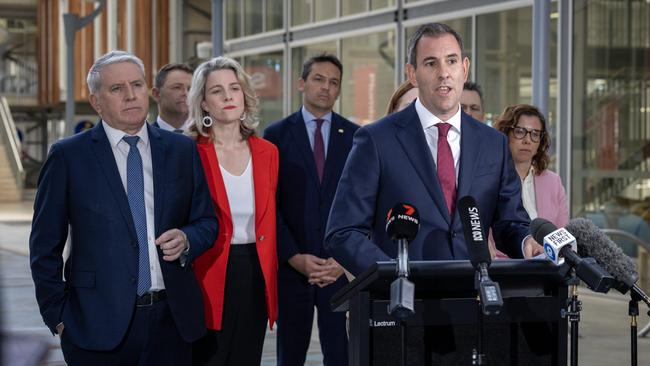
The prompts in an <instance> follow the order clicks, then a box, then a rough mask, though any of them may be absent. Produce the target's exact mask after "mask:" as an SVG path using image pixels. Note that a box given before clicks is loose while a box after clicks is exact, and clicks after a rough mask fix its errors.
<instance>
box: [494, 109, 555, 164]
mask: <svg viewBox="0 0 650 366" xmlns="http://www.w3.org/2000/svg"><path fill="white" fill-rule="evenodd" d="M521 116H532V117H537V118H539V122H540V123H541V124H542V138H541V139H540V140H539V146H538V147H537V152H536V153H535V155H533V166H534V167H535V175H540V174H541V173H542V172H543V171H544V170H545V169H546V168H547V167H548V163H549V160H550V158H549V156H548V148H549V147H550V146H551V138H550V137H549V136H548V130H547V129H546V118H544V114H542V112H541V111H540V110H539V109H538V108H537V107H535V106H532V105H529V104H515V105H511V106H508V107H506V109H504V110H503V112H502V113H501V115H500V116H499V117H497V120H496V122H495V123H494V126H493V127H494V128H496V129H497V130H499V131H501V132H502V133H504V134H505V135H506V136H508V138H510V136H509V133H510V131H511V130H512V129H513V128H514V127H516V126H517V123H518V122H519V118H521Z"/></svg>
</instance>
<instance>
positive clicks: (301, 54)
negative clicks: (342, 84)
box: [289, 41, 345, 111]
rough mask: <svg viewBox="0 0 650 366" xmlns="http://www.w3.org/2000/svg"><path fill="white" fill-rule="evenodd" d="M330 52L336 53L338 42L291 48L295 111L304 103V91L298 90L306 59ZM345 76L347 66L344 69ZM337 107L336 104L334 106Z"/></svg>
mask: <svg viewBox="0 0 650 366" xmlns="http://www.w3.org/2000/svg"><path fill="white" fill-rule="evenodd" d="M324 52H326V53H330V54H332V55H336V53H337V52H336V42H334V41H333V42H323V43H315V44H311V45H307V46H303V47H296V48H292V49H291V70H293V71H292V75H291V87H290V88H289V90H291V111H295V110H297V109H298V107H300V106H301V105H302V93H301V92H300V91H299V90H298V80H299V79H300V73H301V72H302V64H303V62H305V60H306V59H308V58H309V57H312V56H316V55H319V54H321V53H324ZM343 73H344V75H343V77H344V78H345V68H344V69H343ZM334 108H336V106H335V107H334Z"/></svg>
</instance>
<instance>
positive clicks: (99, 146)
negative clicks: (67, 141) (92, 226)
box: [90, 121, 138, 240]
mask: <svg viewBox="0 0 650 366" xmlns="http://www.w3.org/2000/svg"><path fill="white" fill-rule="evenodd" d="M90 136H91V139H92V143H91V145H90V146H91V147H90V148H91V150H92V151H93V153H94V154H95V157H96V161H97V163H98V164H99V166H100V167H101V169H102V172H103V173H104V177H105V178H106V182H107V183H108V187H109V188H110V191H111V194H112V195H113V198H115V202H117V206H118V207H119V209H120V213H121V214H122V218H124V221H125V222H126V224H127V225H128V227H129V231H130V232H131V236H132V238H133V239H134V240H137V238H138V236H137V235H136V232H135V226H134V225H133V217H132V216H131V208H130V207H129V200H128V198H127V197H126V191H125V190H124V185H122V179H121V178H120V172H119V171H118V170H117V164H116V163H115V156H114V155H113V149H112V148H111V145H110V142H109V141H108V137H106V131H104V126H103V125H102V123H101V121H100V123H98V124H97V126H95V127H93V129H92V130H91V132H90ZM100 194H101V193H100Z"/></svg>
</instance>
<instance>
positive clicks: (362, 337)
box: [331, 259, 570, 366]
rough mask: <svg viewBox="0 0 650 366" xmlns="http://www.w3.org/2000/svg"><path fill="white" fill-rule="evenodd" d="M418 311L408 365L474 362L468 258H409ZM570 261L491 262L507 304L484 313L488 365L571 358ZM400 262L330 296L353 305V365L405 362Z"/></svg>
mask: <svg viewBox="0 0 650 366" xmlns="http://www.w3.org/2000/svg"><path fill="white" fill-rule="evenodd" d="M410 269H411V274H410V276H409V279H410V280H411V281H412V282H414V283H415V315H414V316H413V317H412V318H410V319H409V320H408V321H407V322H406V324H405V325H406V326H405V328H404V329H405V334H406V337H405V342H404V343H406V347H407V364H408V365H471V359H472V349H473V348H474V347H475V343H476V339H477V329H476V328H477V321H478V318H479V317H478V315H477V306H478V303H477V297H476V290H475V289H474V273H475V271H474V268H473V267H472V265H471V264H470V262H469V261H422V262H416V261H414V262H411V263H410ZM569 275H570V271H569V268H568V266H566V265H565V266H556V265H554V264H553V263H551V262H549V261H547V260H516V259H512V260H499V261H495V262H492V265H491V267H490V277H491V278H492V280H494V281H497V282H499V284H500V286H501V292H502V296H503V302H504V304H503V308H502V310H501V312H500V314H499V315H495V316H489V317H487V316H485V317H483V319H484V323H483V324H484V327H483V333H484V336H483V350H484V353H485V355H486V358H487V364H488V365H559V366H565V365H566V363H567V357H566V355H567V319H566V317H565V311H566V306H567V296H568V290H567V289H568V287H567V280H568V278H569ZM395 277H396V275H395V262H378V263H376V264H375V265H373V266H372V267H371V268H370V269H368V270H367V271H366V272H365V273H363V274H362V275H360V276H358V277H357V278H355V279H354V281H352V282H351V283H350V284H349V285H348V286H346V287H345V288H342V289H341V290H340V291H339V292H338V293H336V294H335V295H334V296H333V297H332V299H331V304H332V308H333V309H334V310H335V311H349V320H350V322H349V351H348V352H349V356H350V366H369V365H372V366H383V365H387V366H388V365H390V366H395V365H399V364H401V356H400V355H401V347H402V338H401V337H402V336H403V333H402V327H401V324H400V322H399V321H398V320H397V319H394V318H392V317H391V316H390V315H389V314H388V311H387V308H388V304H389V302H390V284H391V282H392V281H393V280H394V279H395Z"/></svg>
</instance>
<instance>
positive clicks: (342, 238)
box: [325, 103, 530, 275]
mask: <svg viewBox="0 0 650 366" xmlns="http://www.w3.org/2000/svg"><path fill="white" fill-rule="evenodd" d="M461 113H462V117H461V119H462V122H461V123H462V125H461V153H460V169H459V170H460V172H459V177H458V192H457V198H458V199H460V198H462V197H464V196H466V195H471V196H473V197H474V198H475V199H476V201H477V203H478V206H479V211H480V214H481V221H482V222H483V225H484V227H490V226H491V227H492V228H493V231H494V233H495V237H498V238H500V240H497V242H501V243H503V246H502V247H501V248H500V249H501V250H502V251H503V252H505V253H507V254H509V255H510V257H512V258H521V257H522V252H521V242H522V240H523V239H524V238H525V236H526V235H528V233H529V228H528V225H529V222H530V220H529V219H528V215H527V214H526V212H525V210H524V208H523V206H522V204H521V183H520V181H519V177H518V176H517V173H516V171H515V169H514V165H513V162H512V158H511V157H510V150H509V148H508V141H507V138H506V136H504V135H503V134H501V133H500V132H499V131H497V130H495V129H493V128H491V127H489V126H486V125H484V124H482V123H480V122H478V121H476V120H474V119H473V118H471V117H470V116H468V115H467V114H465V113H463V112H461ZM398 202H406V203H410V204H412V205H414V206H415V207H416V208H417V210H418V212H419V214H420V229H419V232H418V234H417V236H416V237H415V239H414V240H413V241H412V242H411V243H410V245H409V259H411V260H450V259H468V254H467V247H466V245H465V239H464V237H463V229H462V225H461V223H460V219H459V216H458V211H457V210H455V212H454V215H453V217H450V215H449V212H448V209H447V207H446V205H445V199H444V196H443V193H442V189H441V187H440V183H439V181H438V176H437V173H436V166H435V164H434V160H433V157H432V156H431V152H430V150H429V147H428V146H427V142H426V139H425V136H424V131H423V129H422V125H421V123H420V120H419V117H418V115H417V112H416V110H415V104H414V103H412V104H411V105H410V106H409V107H407V108H405V109H404V110H402V111H400V112H397V113H393V114H391V115H388V116H386V117H384V118H383V119H381V120H379V121H377V122H375V123H373V124H371V125H368V126H365V127H363V128H361V129H360V130H359V131H358V132H357V133H356V135H355V137H354V145H353V147H352V151H351V152H350V157H349V158H348V161H347V163H346V166H345V169H344V171H343V175H342V177H341V182H340V183H339V188H338V191H337V193H336V197H335V199H334V203H333V205H332V210H331V213H330V218H329V223H328V227H327V236H326V238H325V246H326V248H327V249H328V250H329V252H330V253H331V254H332V255H333V256H334V258H335V259H336V260H337V261H338V262H339V263H341V264H342V265H343V267H345V268H346V269H347V270H349V271H351V272H352V273H353V274H355V275H358V274H360V273H361V272H363V271H364V270H366V269H367V268H368V267H370V266H371V265H372V264H373V263H375V262H377V261H380V260H389V259H390V258H395V257H396V256H397V245H396V244H395V243H393V242H392V241H391V240H390V239H389V238H388V237H387V235H386V231H385V225H386V215H387V212H388V210H389V209H390V208H391V207H393V206H394V205H395V204H396V203H398Z"/></svg>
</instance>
